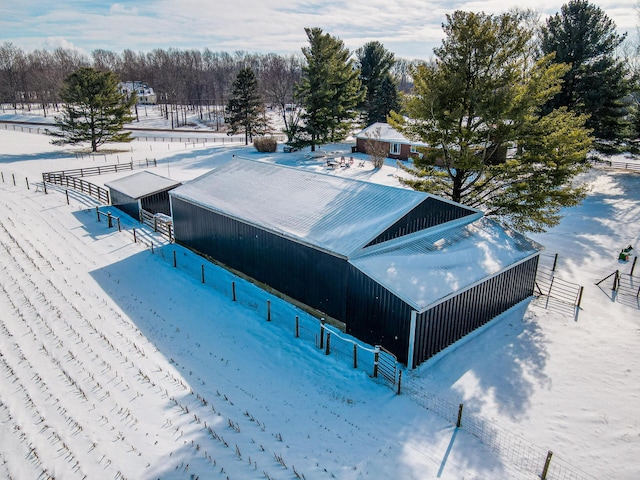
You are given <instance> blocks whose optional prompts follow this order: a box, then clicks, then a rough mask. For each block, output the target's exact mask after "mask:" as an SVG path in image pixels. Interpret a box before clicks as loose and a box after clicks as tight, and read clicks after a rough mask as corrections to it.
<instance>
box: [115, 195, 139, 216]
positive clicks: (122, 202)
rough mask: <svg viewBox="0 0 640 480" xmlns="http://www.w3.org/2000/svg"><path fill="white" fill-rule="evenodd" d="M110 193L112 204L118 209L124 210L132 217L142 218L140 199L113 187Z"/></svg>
mask: <svg viewBox="0 0 640 480" xmlns="http://www.w3.org/2000/svg"><path fill="white" fill-rule="evenodd" d="M109 195H110V197H111V205H113V206H114V207H116V208H117V209H118V210H122V211H123V212H124V213H126V214H127V215H129V216H130V217H132V218H135V219H136V220H140V206H139V204H138V200H136V199H135V198H132V197H130V196H128V195H125V194H124V193H122V192H119V191H118V190H113V189H109Z"/></svg>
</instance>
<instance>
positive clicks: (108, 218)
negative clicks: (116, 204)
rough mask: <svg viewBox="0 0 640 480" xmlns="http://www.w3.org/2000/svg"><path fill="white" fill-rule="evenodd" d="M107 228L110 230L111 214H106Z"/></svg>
mask: <svg viewBox="0 0 640 480" xmlns="http://www.w3.org/2000/svg"><path fill="white" fill-rule="evenodd" d="M107 226H108V227H109V228H111V227H112V226H113V224H112V222H111V212H107Z"/></svg>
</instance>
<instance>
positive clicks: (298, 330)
mask: <svg viewBox="0 0 640 480" xmlns="http://www.w3.org/2000/svg"><path fill="white" fill-rule="evenodd" d="M296 338H300V319H299V318H298V315H296Z"/></svg>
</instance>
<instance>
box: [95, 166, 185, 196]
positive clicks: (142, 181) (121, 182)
mask: <svg viewBox="0 0 640 480" xmlns="http://www.w3.org/2000/svg"><path fill="white" fill-rule="evenodd" d="M178 185H180V182H177V181H175V180H171V179H170V178H167V177H163V176H161V175H157V174H155V173H152V172H149V171H147V170H143V171H141V172H137V173H134V174H133V175H129V176H126V177H123V178H119V179H118V180H113V181H111V182H108V183H105V186H106V187H108V188H110V189H111V190H117V191H118V192H121V193H123V194H125V195H126V196H128V197H131V198H134V199H136V200H138V199H140V198H142V197H147V196H149V195H153V194H154V193H159V192H164V191H166V190H170V189H172V188H175V187H177V186H178Z"/></svg>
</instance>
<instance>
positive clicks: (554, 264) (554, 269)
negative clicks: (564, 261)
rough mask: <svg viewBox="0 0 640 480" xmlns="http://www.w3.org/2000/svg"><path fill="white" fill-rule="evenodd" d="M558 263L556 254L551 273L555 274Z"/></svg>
mask: <svg viewBox="0 0 640 480" xmlns="http://www.w3.org/2000/svg"><path fill="white" fill-rule="evenodd" d="M557 263H558V254H557V253H556V256H555V257H554V259H553V267H551V271H552V272H555V271H556V264H557Z"/></svg>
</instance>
